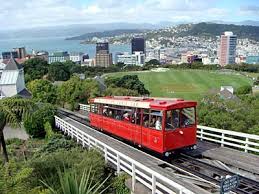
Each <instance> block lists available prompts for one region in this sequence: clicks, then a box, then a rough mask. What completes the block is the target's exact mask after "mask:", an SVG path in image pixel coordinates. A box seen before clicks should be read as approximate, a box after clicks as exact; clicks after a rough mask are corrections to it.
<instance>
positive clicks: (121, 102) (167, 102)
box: [91, 96, 197, 110]
mask: <svg viewBox="0 0 259 194" xmlns="http://www.w3.org/2000/svg"><path fill="white" fill-rule="evenodd" d="M91 102H92V103H100V104H111V105H117V106H128V107H134V108H147V109H149V108H153V109H158V110H160V109H161V110H164V109H171V108H184V107H194V106H196V105H197V102H195V101H186V100H184V99H181V98H159V97H155V98H153V97H150V98H147V97H132V96H107V97H97V98H94V99H91Z"/></svg>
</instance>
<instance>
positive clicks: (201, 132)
mask: <svg viewBox="0 0 259 194" xmlns="http://www.w3.org/2000/svg"><path fill="white" fill-rule="evenodd" d="M200 130H201V141H202V140H203V129H202V128H201V129H200Z"/></svg>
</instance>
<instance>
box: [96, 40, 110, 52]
mask: <svg viewBox="0 0 259 194" xmlns="http://www.w3.org/2000/svg"><path fill="white" fill-rule="evenodd" d="M96 53H109V43H108V42H97V43H96Z"/></svg>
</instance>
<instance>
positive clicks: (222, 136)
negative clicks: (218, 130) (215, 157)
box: [221, 133, 225, 147]
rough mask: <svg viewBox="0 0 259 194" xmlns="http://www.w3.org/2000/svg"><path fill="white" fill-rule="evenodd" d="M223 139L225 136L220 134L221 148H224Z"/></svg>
mask: <svg viewBox="0 0 259 194" xmlns="http://www.w3.org/2000/svg"><path fill="white" fill-rule="evenodd" d="M224 138H225V134H224V133H222V134H221V147H224Z"/></svg>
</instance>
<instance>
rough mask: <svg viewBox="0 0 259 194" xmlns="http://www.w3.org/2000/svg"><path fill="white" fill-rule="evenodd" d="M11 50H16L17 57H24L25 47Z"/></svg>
mask: <svg viewBox="0 0 259 194" xmlns="http://www.w3.org/2000/svg"><path fill="white" fill-rule="evenodd" d="M13 51H15V52H17V54H18V58H19V59H24V58H25V57H26V50H25V47H21V48H13Z"/></svg>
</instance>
